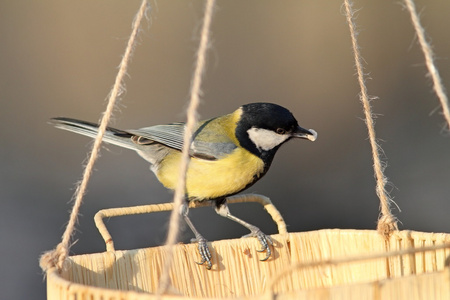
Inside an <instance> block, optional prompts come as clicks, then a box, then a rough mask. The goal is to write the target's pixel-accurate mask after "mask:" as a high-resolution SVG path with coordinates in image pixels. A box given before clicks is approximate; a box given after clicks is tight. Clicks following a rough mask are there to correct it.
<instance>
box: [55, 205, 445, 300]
mask: <svg viewBox="0 0 450 300" xmlns="http://www.w3.org/2000/svg"><path fill="white" fill-rule="evenodd" d="M236 202H240V201H236ZM269 202H270V201H269ZM168 205H169V206H170V204H168ZM264 206H265V208H266V209H267V210H268V211H269V213H270V214H271V215H272V217H273V218H274V219H276V217H277V213H278V212H277V211H276V210H273V207H272V206H271V203H266V204H264ZM148 207H152V209H153V208H154V207H158V210H165V209H167V208H168V207H166V206H164V207H163V209H161V206H158V205H153V206H148ZM140 208H142V207H140ZM145 212H146V211H143V210H142V209H139V210H138V213H145ZM101 215H102V216H103V217H104V216H105V214H104V211H103V212H102V213H101ZM96 221H98V218H97V220H96ZM278 222H281V223H278V226H279V229H281V230H280V231H285V225H284V222H282V219H281V221H280V220H278ZM100 227H101V226H100ZM102 235H103V237H104V238H105V241H106V242H109V243H107V244H109V251H107V252H104V253H96V254H86V255H77V256H72V257H69V259H68V260H67V261H66V263H65V266H64V268H63V271H61V272H58V271H57V270H56V269H50V270H49V271H48V272H47V295H48V299H49V300H53V299H110V300H113V299H114V300H115V299H117V300H119V299H121V300H125V299H126V300H128V299H136V300H137V299H156V298H158V296H157V295H155V292H156V291H157V289H158V284H159V278H160V277H161V273H162V268H163V266H164V261H165V258H166V255H167V248H166V247H164V246H162V247H154V248H145V249H136V250H122V251H113V250H112V249H113V244H112V239H111V238H110V236H109V237H108V235H109V233H106V234H105V232H103V233H102ZM272 239H273V240H274V242H275V245H274V248H273V256H272V257H271V258H270V259H269V260H268V261H260V260H259V259H260V258H263V257H264V255H265V254H264V253H262V254H261V253H258V252H257V251H256V249H258V248H259V247H260V245H259V243H258V241H257V240H256V239H254V238H245V239H233V240H222V241H216V242H212V243H210V249H211V252H212V256H213V258H212V259H213V262H214V264H213V268H212V269H211V270H207V269H206V268H205V267H204V266H200V265H197V264H196V263H195V261H197V260H199V258H198V253H197V245H196V244H186V245H185V244H178V245H176V246H175V253H174V262H173V264H172V268H171V270H170V278H171V284H172V290H171V291H172V293H171V294H170V295H161V296H159V298H163V299H185V298H190V299H197V298H198V299H200V298H202V299H205V298H242V299H261V298H265V297H267V298H269V297H270V299H273V298H274V297H277V299H396V300H398V299H408V300H409V299H446V300H448V299H450V270H449V266H448V265H449V263H448V257H449V256H450V246H449V243H450V235H449V234H444V233H440V234H434V233H423V232H414V231H398V232H394V234H392V235H391V237H390V238H389V240H386V239H385V238H384V237H383V236H381V235H380V234H379V233H377V232H376V231H374V230H341V229H327V230H319V231H312V232H303V233H285V232H283V233H282V234H277V235H273V236H272ZM445 245H447V246H445ZM430 246H431V247H430ZM423 247H428V248H427V250H428V251H420V252H415V253H409V252H408V251H411V250H414V249H419V250H420V249H422V248H423ZM433 247H434V248H433ZM444 247H447V248H444ZM407 252H408V253H407ZM446 259H447V262H446ZM446 264H447V267H446Z"/></svg>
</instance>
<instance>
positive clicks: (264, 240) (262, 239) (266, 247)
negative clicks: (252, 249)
mask: <svg viewBox="0 0 450 300" xmlns="http://www.w3.org/2000/svg"><path fill="white" fill-rule="evenodd" d="M250 231H251V232H250V233H249V234H247V235H244V236H243V238H245V237H255V238H257V239H258V241H259V243H260V244H261V246H262V249H260V250H256V251H258V252H264V251H266V257H265V258H263V259H260V261H266V260H268V259H269V258H270V256H271V255H272V250H271V249H270V246H273V241H272V239H271V238H270V236H268V235H266V234H265V233H264V232H262V231H261V229H259V228H258V227H256V226H253V227H252V228H251V229H250Z"/></svg>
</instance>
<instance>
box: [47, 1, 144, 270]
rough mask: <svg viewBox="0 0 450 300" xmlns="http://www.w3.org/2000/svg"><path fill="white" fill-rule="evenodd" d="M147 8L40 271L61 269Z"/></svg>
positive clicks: (137, 21)
mask: <svg viewBox="0 0 450 300" xmlns="http://www.w3.org/2000/svg"><path fill="white" fill-rule="evenodd" d="M147 9H149V5H148V3H147V0H143V1H142V3H141V6H140V8H139V11H138V12H137V14H136V16H135V18H134V20H133V25H132V32H131V35H130V38H129V40H128V44H127V47H126V50H125V54H124V55H123V57H122V61H121V62H120V65H119V71H118V73H117V76H116V80H115V82H114V85H113V88H112V90H111V92H110V93H109V97H108V104H107V106H106V110H105V112H104V113H103V117H102V120H101V122H100V125H99V129H98V134H97V137H96V139H95V141H94V145H93V146H92V150H91V154H90V156H89V160H88V162H87V164H86V166H85V169H84V172H83V177H82V179H81V182H80V183H79V184H78V186H77V188H76V191H75V194H74V199H75V201H74V205H73V207H72V212H71V214H70V218H69V222H68V224H67V227H66V230H65V231H64V234H63V236H62V241H61V243H59V244H58V245H57V246H56V248H55V249H54V250H50V251H48V252H46V253H44V254H43V255H42V256H41V259H40V266H41V268H42V269H43V270H44V271H46V270H47V269H49V268H51V267H57V268H58V269H59V270H61V269H62V267H63V263H64V261H65V259H66V258H67V256H68V255H69V250H70V246H71V244H70V240H71V237H72V234H73V232H74V230H75V224H76V222H77V219H78V214H79V211H80V207H81V204H82V202H83V196H84V194H85V193H86V188H87V184H88V182H89V179H90V176H91V174H92V170H93V167H94V163H95V161H96V159H97V158H98V156H99V151H100V146H101V142H102V138H103V135H104V134H105V131H106V127H107V125H108V122H109V120H110V119H111V117H112V114H113V110H114V107H115V103H116V101H117V99H118V97H119V96H120V94H121V93H122V92H123V90H124V87H123V77H124V76H125V75H126V74H127V68H128V63H129V61H130V58H131V56H132V54H133V51H134V48H135V45H136V38H137V36H138V33H139V27H140V25H141V22H142V19H143V18H144V16H145V15H146V12H147Z"/></svg>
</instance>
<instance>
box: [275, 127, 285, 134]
mask: <svg viewBox="0 0 450 300" xmlns="http://www.w3.org/2000/svg"><path fill="white" fill-rule="evenodd" d="M277 133H278V134H285V133H286V130H284V129H283V128H277Z"/></svg>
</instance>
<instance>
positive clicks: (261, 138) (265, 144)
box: [247, 128, 290, 151]
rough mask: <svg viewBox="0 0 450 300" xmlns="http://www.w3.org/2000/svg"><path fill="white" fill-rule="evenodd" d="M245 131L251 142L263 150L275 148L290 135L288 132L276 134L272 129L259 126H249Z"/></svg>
mask: <svg viewBox="0 0 450 300" xmlns="http://www.w3.org/2000/svg"><path fill="white" fill-rule="evenodd" d="M247 133H248V136H249V138H250V140H251V141H252V142H253V144H255V146H256V147H257V148H258V149H262V150H264V151H268V150H271V149H273V148H275V147H276V146H278V145H280V144H282V143H283V142H285V141H286V140H287V139H288V138H289V137H290V136H289V135H288V134H278V133H275V132H273V131H272V130H267V129H261V128H250V129H249V130H247Z"/></svg>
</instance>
